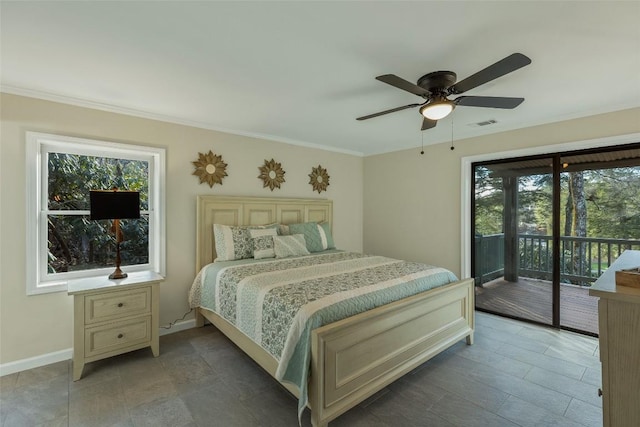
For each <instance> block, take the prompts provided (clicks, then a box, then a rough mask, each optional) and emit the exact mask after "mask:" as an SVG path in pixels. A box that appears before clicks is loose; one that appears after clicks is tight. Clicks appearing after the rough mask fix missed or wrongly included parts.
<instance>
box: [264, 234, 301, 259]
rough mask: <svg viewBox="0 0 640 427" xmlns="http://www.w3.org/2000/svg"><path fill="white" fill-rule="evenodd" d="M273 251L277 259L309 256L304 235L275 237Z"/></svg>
mask: <svg viewBox="0 0 640 427" xmlns="http://www.w3.org/2000/svg"><path fill="white" fill-rule="evenodd" d="M273 250H274V252H275V254H276V258H286V257H290V256H299V255H309V251H308V250H307V244H306V243H305V241H304V236H303V235H302V234H292V235H291V236H274V237H273Z"/></svg>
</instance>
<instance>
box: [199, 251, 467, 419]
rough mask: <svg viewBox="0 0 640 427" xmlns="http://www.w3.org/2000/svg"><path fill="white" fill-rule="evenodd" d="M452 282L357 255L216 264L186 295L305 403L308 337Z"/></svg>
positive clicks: (432, 270)
mask: <svg viewBox="0 0 640 427" xmlns="http://www.w3.org/2000/svg"><path fill="white" fill-rule="evenodd" d="M457 280H458V279H457V278H456V276H455V275H454V274H453V273H452V272H450V271H449V270H446V269H443V268H439V267H433V266H430V265H426V264H421V263H416V262H408V261H400V260H396V259H392V258H386V257H381V256H368V255H362V254H359V253H355V252H342V251H325V252H322V253H320V254H313V255H308V256H302V257H295V258H284V259H270V260H260V261H256V260H253V259H251V260H240V261H228V262H216V263H213V264H209V265H208V266H206V267H204V268H203V269H202V271H200V273H199V274H198V276H197V277H196V279H195V281H194V283H193V285H192V287H191V291H190V293H189V303H190V305H191V307H204V308H207V309H209V310H211V311H214V312H216V313H217V314H219V315H220V316H222V317H224V318H225V319H226V320H227V321H229V322H230V323H231V324H233V325H235V327H236V328H238V329H239V330H240V331H242V333H244V334H245V335H247V336H248V337H249V338H251V339H252V340H253V341H254V342H255V343H257V344H258V345H260V346H261V347H262V348H264V349H265V350H266V351H267V352H269V354H271V355H272V356H273V357H274V358H275V359H276V360H277V361H278V369H277V372H276V378H277V379H278V380H279V381H282V382H289V383H292V384H294V385H295V386H296V387H298V389H299V390H300V400H299V411H300V413H301V411H302V409H304V407H305V405H306V403H307V376H308V373H309V365H310V353H311V351H310V348H311V341H310V338H311V331H312V330H313V329H315V328H318V327H320V326H322V325H325V324H328V323H331V322H335V321H337V320H341V319H344V318H347V317H349V316H353V315H355V314H358V313H361V312H364V311H367V310H370V309H373V308H375V307H379V306H381V305H384V304H387V303H390V302H393V301H396V300H399V299H402V298H405V297H408V296H411V295H415V294H418V293H420V292H424V291H426V290H429V289H432V288H435V287H438V286H442V285H445V284H448V283H451V282H455V281H457Z"/></svg>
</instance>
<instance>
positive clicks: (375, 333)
mask: <svg viewBox="0 0 640 427" xmlns="http://www.w3.org/2000/svg"><path fill="white" fill-rule="evenodd" d="M332 219H333V203H332V201H331V200H324V199H284V198H256V197H230V196H198V200H197V226H196V227H197V237H196V272H197V277H196V280H195V281H194V286H193V287H192V290H191V295H190V299H191V297H192V296H193V295H192V294H193V293H194V288H195V287H196V286H197V287H198V292H201V289H202V288H201V286H204V281H205V279H204V278H203V276H206V277H208V280H209V281H213V282H215V283H227V282H229V283H231V282H230V281H229V280H230V279H229V277H237V278H238V280H241V279H242V280H241V282H240V283H241V285H242V286H245V284H246V283H247V281H249V282H250V281H251V280H253V279H254V278H255V277H258V276H254V277H249V273H250V272H254V270H255V271H257V270H256V269H266V270H264V271H266V273H264V272H263V273H262V276H260V277H264V276H269V277H271V276H273V275H275V276H278V277H280V276H281V275H286V274H289V273H288V270H287V268H289V267H292V268H300V269H302V270H312V271H314V272H315V273H314V274H315V276H314V278H315V277H320V276H322V274H324V273H319V272H322V271H326V270H327V269H329V268H330V269H335V268H336V267H335V266H334V264H330V263H333V262H334V261H337V263H336V264H335V265H342V266H343V267H341V268H343V269H344V270H345V271H347V270H348V271H349V274H358V273H352V272H353V271H356V270H357V271H360V270H358V269H359V267H358V268H355V267H353V266H356V265H360V264H366V265H367V267H363V270H362V271H363V273H361V274H365V273H364V269H365V268H366V269H367V270H366V271H367V273H366V274H371V273H370V272H369V270H370V269H375V268H377V266H380V268H382V269H384V270H385V271H386V270H387V269H388V268H387V267H386V266H389V265H393V266H394V268H396V266H397V268H398V269H400V268H401V267H402V268H403V269H404V268H408V269H414V270H415V272H413V271H414V270H411V271H412V272H413V273H411V274H414V273H415V274H414V275H417V276H415V277H419V279H417V280H416V281H415V283H419V284H420V286H422V285H423V283H427V284H429V285H428V286H429V287H433V288H432V289H429V290H424V291H422V290H419V291H416V293H415V294H413V295H411V296H404V297H401V298H400V299H397V300H395V301H393V302H385V303H383V304H380V303H379V301H378V303H377V305H376V304H375V303H371V304H372V307H374V308H371V309H368V310H367V311H364V312H361V313H359V314H353V315H351V314H350V315H349V316H348V317H346V318H343V319H341V320H336V321H332V322H331V323H328V324H322V326H318V327H314V328H313V329H312V330H310V331H309V336H308V342H307V341H305V342H304V344H305V345H306V346H307V347H308V348H309V349H308V350H305V349H304V347H305V346H303V345H300V344H301V342H298V346H296V347H295V350H291V351H288V352H287V350H286V348H285V349H284V350H283V353H282V354H281V355H280V356H279V357H278V356H274V355H275V354H277V353H275V352H274V350H273V348H272V347H269V346H268V345H265V344H264V341H263V342H262V346H261V345H258V344H257V343H256V342H254V340H253V339H255V337H253V336H252V334H251V333H249V332H248V331H247V328H246V327H243V326H242V325H243V323H242V322H240V324H239V325H238V326H236V325H234V324H233V323H234V322H232V321H229V320H227V319H229V318H230V316H229V315H228V313H225V312H224V310H216V309H214V308H213V307H212V304H213V303H211V302H209V303H207V304H203V303H202V300H201V298H200V295H198V298H197V302H196V303H195V304H194V305H195V306H194V309H195V310H196V324H197V326H202V325H204V321H205V319H207V320H208V321H210V322H211V323H212V324H213V325H214V326H215V327H216V328H218V329H219V330H220V331H221V332H222V333H224V334H225V335H226V336H227V337H228V338H229V339H231V340H232V341H233V342H234V343H235V344H236V345H237V346H238V347H240V348H241V349H242V350H243V351H244V352H245V353H247V355H249V356H250V357H251V358H252V359H253V360H255V361H256V362H257V363H258V364H259V365H260V366H262V368H264V369H265V370H266V371H267V372H268V373H269V374H271V375H272V376H273V377H274V378H275V379H276V380H279V381H280V382H281V383H282V385H283V386H284V387H285V388H287V389H288V390H289V391H290V392H291V393H293V394H294V395H295V396H297V397H298V399H299V402H300V407H299V409H303V408H304V406H305V405H306V406H308V407H309V408H310V410H311V423H312V425H313V426H317V427H320V426H327V425H328V423H329V421H331V420H333V419H335V418H336V417H338V416H339V415H341V414H342V413H344V412H346V411H348V410H349V409H351V408H353V407H354V406H355V405H357V404H358V403H360V402H362V401H363V400H365V399H366V398H368V397H369V396H371V395H372V394H374V393H376V392H377V391H379V390H381V389H383V388H384V387H385V386H387V385H388V384H390V383H391V382H393V381H394V380H396V379H397V378H399V377H401V376H402V375H404V374H405V373H407V372H409V371H411V370H412V369H414V368H415V367H417V366H419V365H420V364H422V363H424V362H425V361H427V360H429V359H430V358H432V357H433V356H435V355H437V354H439V353H440V352H442V351H444V350H445V349H447V348H448V347H450V346H451V345H453V344H454V343H456V342H458V341H459V340H462V339H466V342H467V344H469V345H471V344H472V343H473V330H474V313H473V308H474V291H473V279H463V280H458V279H457V278H456V277H455V276H453V275H452V274H451V273H450V272H447V273H448V274H449V278H448V279H443V280H444V282H443V283H446V284H437V286H436V285H435V284H434V283H435V282H434V281H435V280H440V279H436V276H443V275H444V276H446V274H447V273H443V272H442V270H444V269H438V268H437V267H428V268H427V266H424V270H425V271H424V272H423V269H422V268H421V269H417V267H416V265H417V263H408V262H405V261H399V260H391V259H388V258H384V257H368V256H363V255H361V254H354V253H347V252H342V251H337V250H328V251H322V252H320V253H315V254H311V255H305V256H302V257H294V258H283V259H265V260H259V261H255V260H245V261H244V262H240V263H238V265H236V263H235V262H233V261H231V262H222V263H220V262H216V263H213V264H212V262H213V260H214V259H216V257H217V255H216V245H215V238H214V232H213V229H214V224H221V225H226V226H264V225H266V224H300V223H310V222H315V223H323V224H324V226H325V227H326V226H328V227H329V228H330V227H331V224H332ZM309 263H312V264H313V265H311V264H309ZM316 264H318V265H316ZM205 267H206V268H205ZM316 270H317V271H316ZM418 270H419V271H418ZM426 270H429V271H428V272H426ZM432 270H433V271H432ZM403 271H404V270H403ZM444 271H445V272H446V270H444ZM243 274H244V276H243ZM296 274H298V273H297V272H296ZM345 274H347V273H345ZM444 276H443V277H444ZM243 277H244V279H243ZM333 277H342V276H333ZM345 277H346V276H345ZM411 277H414V276H411ZM270 280H271V279H270ZM273 280H275V279H273ZM310 280H311V279H310ZM314 280H315V279H314ZM334 282H335V280H334ZM432 282H434V283H432ZM394 283H396V282H394ZM415 283H414V282H412V283H411V286H414V287H415V286H416V285H415ZM400 285H402V286H405V285H404V284H398V289H400V288H399V286H400ZM227 286H231V285H227ZM233 286H236V285H233ZM238 286H239V285H238ZM425 286H426V285H425ZM233 289H236V288H233ZM238 289H240V287H238ZM242 289H243V290H244V289H247V288H244V287H242ZM420 289H422V288H420ZM424 289H426V287H425V288H424ZM209 292H210V295H215V298H219V297H220V296H221V295H222V294H221V293H222V292H227V291H220V290H215V291H209ZM243 292H244V293H245V294H250V293H251V292H249V291H246V290H244V291H243ZM403 292H405V291H403ZM243 295H244V294H243ZM212 298H213V297H212ZM215 298H213V299H215ZM243 298H246V296H245V297H243ZM237 299H238V304H242V301H244V300H243V299H242V298H240V297H238V298H237ZM234 301H235V297H234ZM220 304H222V303H220ZM206 307H208V308H206ZM239 312H240V310H239V309H238V313H239ZM243 316H245V317H251V315H243ZM292 316H293V315H292ZM239 317H240V316H239ZM296 319H297V317H296ZM245 323H246V321H245ZM294 323H295V321H294ZM318 324H320V323H318ZM251 328H253V326H251V327H250V328H249V329H251ZM292 329H293V328H292ZM298 329H304V328H300V327H299V328H298ZM289 335H292V334H291V331H289ZM294 335H295V334H294ZM288 339H289V337H288V338H287V342H288ZM281 341H283V340H281ZM278 348H279V347H278ZM298 353H299V354H298ZM284 354H287V356H286V357H285V356H283V355H284ZM303 354H306V356H301V355H303ZM285 358H286V359H287V360H290V359H292V358H293V359H302V365H303V367H304V369H303V370H302V373H299V372H298V373H297V374H298V375H303V376H302V381H298V382H296V381H291V378H290V375H289V373H288V372H289V370H290V369H287V368H286V367H283V363H280V362H281V361H282V360H284V359H285ZM293 370H295V369H293ZM285 371H286V373H285ZM307 379H308V381H307ZM307 397H308V399H307Z"/></svg>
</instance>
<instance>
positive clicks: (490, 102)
mask: <svg viewBox="0 0 640 427" xmlns="http://www.w3.org/2000/svg"><path fill="white" fill-rule="evenodd" d="M522 101H524V98H505V97H502V96H460V97H458V98H456V99H454V101H453V102H454V103H455V104H456V105H462V106H465V107H489V108H506V109H511V108H516V107H517V106H518V105H520V104H522Z"/></svg>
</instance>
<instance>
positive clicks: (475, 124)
mask: <svg viewBox="0 0 640 427" xmlns="http://www.w3.org/2000/svg"><path fill="white" fill-rule="evenodd" d="M495 123H498V121H497V120H494V119H489V120H484V121H482V122H478V123H469V124H468V125H467V126H472V127H482V126H489V125H492V124H495Z"/></svg>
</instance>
